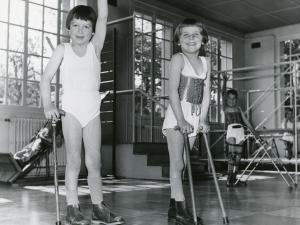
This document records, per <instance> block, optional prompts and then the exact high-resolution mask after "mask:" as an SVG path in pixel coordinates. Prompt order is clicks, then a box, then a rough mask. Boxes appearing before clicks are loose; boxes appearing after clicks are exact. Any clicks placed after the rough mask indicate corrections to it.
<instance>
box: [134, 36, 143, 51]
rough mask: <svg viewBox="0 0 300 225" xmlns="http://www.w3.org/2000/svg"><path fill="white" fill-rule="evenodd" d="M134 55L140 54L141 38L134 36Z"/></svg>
mask: <svg viewBox="0 0 300 225" xmlns="http://www.w3.org/2000/svg"><path fill="white" fill-rule="evenodd" d="M134 46H135V53H139V54H141V53H142V36H141V35H136V36H135V39H134Z"/></svg>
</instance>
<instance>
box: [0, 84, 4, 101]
mask: <svg viewBox="0 0 300 225" xmlns="http://www.w3.org/2000/svg"><path fill="white" fill-rule="evenodd" d="M4 103H5V79H4V78H0V104H4Z"/></svg>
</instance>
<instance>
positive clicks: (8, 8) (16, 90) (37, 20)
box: [0, 0, 87, 107]
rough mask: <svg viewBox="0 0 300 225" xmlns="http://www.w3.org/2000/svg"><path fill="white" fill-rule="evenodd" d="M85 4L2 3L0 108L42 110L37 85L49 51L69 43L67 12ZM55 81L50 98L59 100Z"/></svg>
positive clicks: (67, 0)
mask: <svg viewBox="0 0 300 225" xmlns="http://www.w3.org/2000/svg"><path fill="white" fill-rule="evenodd" d="M86 3H87V0H81V1H75V0H1V7H0V104H2V105H18V106H28V107H41V100H40V93H39V81H40V79H41V75H42V72H43V70H44V69H45V66H46V65H47V62H48V61H49V58H50V57H51V54H52V47H55V46H56V45H57V43H59V42H61V41H67V40H68V33H67V30H66V29H65V20H66V16H67V12H68V11H69V10H70V8H72V7H73V6H74V5H77V4H86ZM59 88H60V85H59V81H58V79H56V78H54V79H53V80H52V85H51V97H52V101H53V102H55V101H57V100H58V99H59V98H58V97H56V96H58V94H59Z"/></svg>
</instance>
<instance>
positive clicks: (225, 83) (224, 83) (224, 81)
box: [222, 73, 228, 112]
mask: <svg viewBox="0 0 300 225" xmlns="http://www.w3.org/2000/svg"><path fill="white" fill-rule="evenodd" d="M222 77H223V87H222V101H223V111H224V112H225V106H226V97H227V93H226V92H227V80H228V77H227V75H226V73H222Z"/></svg>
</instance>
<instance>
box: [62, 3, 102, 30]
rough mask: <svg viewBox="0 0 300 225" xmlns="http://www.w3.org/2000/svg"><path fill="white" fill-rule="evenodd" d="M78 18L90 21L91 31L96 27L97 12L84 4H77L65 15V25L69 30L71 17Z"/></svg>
mask: <svg viewBox="0 0 300 225" xmlns="http://www.w3.org/2000/svg"><path fill="white" fill-rule="evenodd" d="M74 18H75V19H80V20H86V21H91V23H92V28H93V32H95V29H96V22H97V14H96V12H95V10H94V9H93V8H92V7H90V6H86V5H77V6H75V7H74V8H72V9H71V10H70V12H69V14H68V16H67V20H66V27H67V29H68V30H69V29H70V25H71V21H72V19H74Z"/></svg>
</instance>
